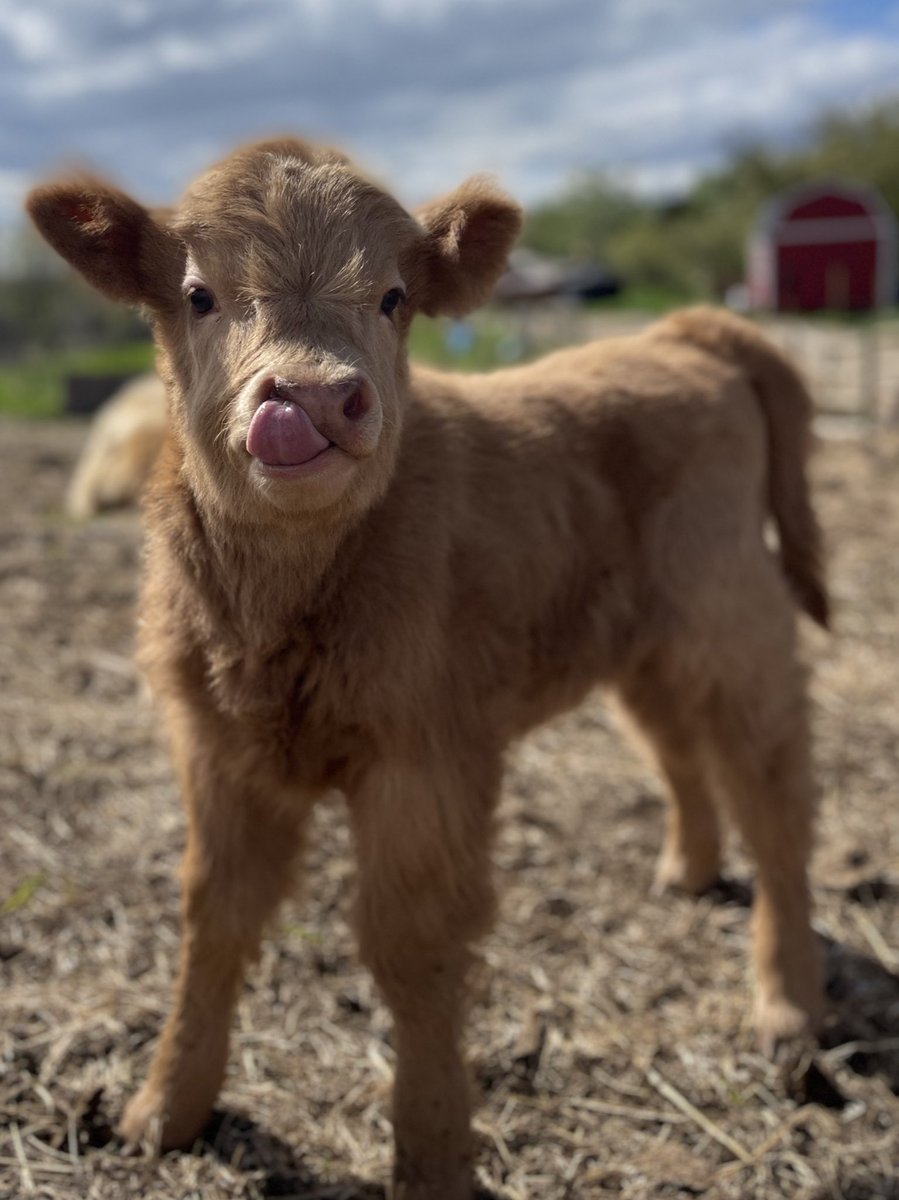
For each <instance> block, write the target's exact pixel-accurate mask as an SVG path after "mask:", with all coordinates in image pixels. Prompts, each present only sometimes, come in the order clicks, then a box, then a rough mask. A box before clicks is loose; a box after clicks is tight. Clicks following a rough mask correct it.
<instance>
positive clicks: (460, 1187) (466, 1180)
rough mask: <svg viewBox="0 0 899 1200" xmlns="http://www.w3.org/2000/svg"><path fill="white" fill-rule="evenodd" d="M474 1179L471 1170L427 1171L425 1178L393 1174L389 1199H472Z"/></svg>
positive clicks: (466, 1168) (467, 1168)
mask: <svg viewBox="0 0 899 1200" xmlns="http://www.w3.org/2000/svg"><path fill="white" fill-rule="evenodd" d="M473 1197H474V1181H473V1179H472V1174H471V1170H470V1168H469V1167H465V1168H464V1169H461V1170H450V1171H438V1172H433V1173H432V1172H429V1173H428V1176H427V1178H425V1176H423V1175H420V1176H418V1177H417V1178H415V1179H411V1178H408V1177H407V1178H405V1179H401V1178H398V1177H397V1176H394V1180H393V1187H392V1188H391V1190H390V1200H473Z"/></svg>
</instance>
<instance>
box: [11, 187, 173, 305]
mask: <svg viewBox="0 0 899 1200" xmlns="http://www.w3.org/2000/svg"><path fill="white" fill-rule="evenodd" d="M25 207H26V208H27V210H28V214H29V216H30V217H31V219H32V221H34V223H35V225H36V226H37V228H38V230H39V231H40V233H41V234H42V235H43V236H44V238H45V239H46V240H47V241H48V242H49V243H50V245H51V246H52V247H53V249H54V250H56V251H57V253H59V254H60V255H61V256H62V257H63V258H64V259H66V261H67V262H69V263H71V265H72V266H73V267H74V268H75V269H76V270H77V271H79V272H80V273H81V274H82V275H83V276H84V278H85V279H86V280H87V281H88V283H90V284H93V286H94V287H95V288H97V290H98V291H101V292H103V293H104V295H106V296H109V297H110V299H112V300H120V301H123V302H124V303H126V304H140V305H148V306H149V307H151V308H155V309H163V308H166V307H168V306H170V305H172V304H174V303H176V302H177V299H178V296H179V291H180V276H181V272H182V269H183V261H184V251H183V248H182V247H181V244H180V242H179V240H178V239H177V238H176V237H175V235H174V234H173V233H172V232H171V231H170V230H168V229H167V228H166V227H165V226H164V225H162V224H161V223H159V222H158V221H156V220H154V218H153V217H152V216H151V215H150V213H149V212H148V211H147V209H145V208H142V207H141V205H140V204H138V203H137V202H136V201H134V200H132V199H131V197H130V196H126V195H125V193H124V192H120V191H119V190H118V189H117V188H114V187H111V186H110V185H109V184H107V183H104V182H103V181H102V180H97V179H91V178H83V179H77V180H73V181H71V182H63V183H49V184H45V185H44V186H42V187H38V188H35V189H34V191H33V192H32V193H31V194H30V195H29V197H28V199H27V201H26V203H25Z"/></svg>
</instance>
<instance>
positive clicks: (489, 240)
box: [415, 177, 522, 317]
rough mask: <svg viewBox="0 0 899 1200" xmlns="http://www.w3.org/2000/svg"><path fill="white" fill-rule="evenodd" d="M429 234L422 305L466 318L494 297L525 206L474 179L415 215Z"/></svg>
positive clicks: (430, 311)
mask: <svg viewBox="0 0 899 1200" xmlns="http://www.w3.org/2000/svg"><path fill="white" fill-rule="evenodd" d="M415 215H416V217H417V218H418V221H419V223H420V224H421V225H422V226H423V228H424V232H425V241H424V261H423V263H422V267H423V276H424V279H423V284H422V296H421V301H420V308H421V310H422V312H424V313H426V314H427V315H428V316H431V317H433V316H438V315H442V314H446V315H449V316H454V317H461V316H464V315H465V313H468V312H470V311H471V310H472V309H473V308H477V307H478V305H479V304H483V303H484V301H485V300H486V299H487V298H488V297H489V295H490V293H491V291H492V290H493V287H494V285H495V283H496V281H497V280H498V279H499V277H500V275H501V274H502V273H503V271H504V269H505V266H506V260H507V258H508V254H509V251H510V250H511V249H512V246H513V245H514V243H515V240H516V238H517V237H518V235H519V233H520V232H521V221H522V214H521V208H520V207H519V205H517V204H516V203H515V202H514V200H511V199H509V197H508V196H506V195H505V194H504V193H503V192H501V191H499V190H498V189H497V188H496V187H494V186H493V185H492V184H491V183H490V182H489V181H487V180H485V179H481V178H478V177H475V178H474V179H469V180H468V181H467V183H463V184H462V186H461V187H460V188H457V189H456V191H454V192H451V193H450V194H449V195H448V196H445V197H444V198H443V199H442V200H437V201H435V202H434V203H433V204H429V205H427V207H425V208H423V209H420V210H419V211H418V212H417V213H416V214H415Z"/></svg>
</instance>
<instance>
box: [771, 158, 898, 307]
mask: <svg viewBox="0 0 899 1200" xmlns="http://www.w3.org/2000/svg"><path fill="white" fill-rule="evenodd" d="M896 253H897V251H896V218H895V217H894V216H893V213H892V212H891V211H890V209H889V207H888V206H887V204H886V202H885V201H884V200H883V198H882V197H881V196H880V195H878V193H877V192H876V191H874V189H873V188H868V187H862V186H861V185H860V184H856V183H850V182H848V181H845V180H832V179H824V180H817V181H813V182H809V183H803V184H799V185H798V186H797V187H793V188H789V189H788V190H787V191H785V192H782V193H781V194H780V195H779V196H775V198H774V199H773V200H771V201H770V202H769V203H768V204H766V205H765V207H764V209H763V210H762V212H761V214H760V216H759V219H758V221H757V222H756V225H755V228H754V229H753V231H752V234H751V236H750V240H749V300H750V304H751V305H752V307H753V308H767V309H775V310H776V311H778V312H814V311H815V310H818V309H837V310H841V311H844V312H845V311H851V312H862V311H865V310H866V309H871V308H878V307H880V306H881V305H884V304H894V303H895V302H896V299H897V295H896Z"/></svg>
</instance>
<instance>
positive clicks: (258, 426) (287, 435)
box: [247, 400, 331, 467]
mask: <svg viewBox="0 0 899 1200" xmlns="http://www.w3.org/2000/svg"><path fill="white" fill-rule="evenodd" d="M330 444H331V443H330V442H329V441H328V439H327V438H326V437H324V436H323V435H322V434H320V433H319V432H318V430H317V429H316V428H315V426H314V425H313V424H312V422H311V421H310V419H309V416H308V414H307V412H306V410H305V409H303V408H300V406H299V405H298V404H292V403H291V402H290V401H289V400H266V401H265V402H264V403H262V404H260V405H259V407H258V408H257V409H256V412H255V414H254V416H253V420H252V421H251V422H250V428H249V431H248V433H247V452H248V453H249V454H252V456H253V457H254V458H258V459H259V460H260V461H261V462H264V463H268V465H269V466H272V467H295V466H299V465H300V464H301V463H305V462H309V460H310V459H312V458H315V456H316V455H317V454H320V453H321V452H322V450H326V449H327V448H328V446H330Z"/></svg>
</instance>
